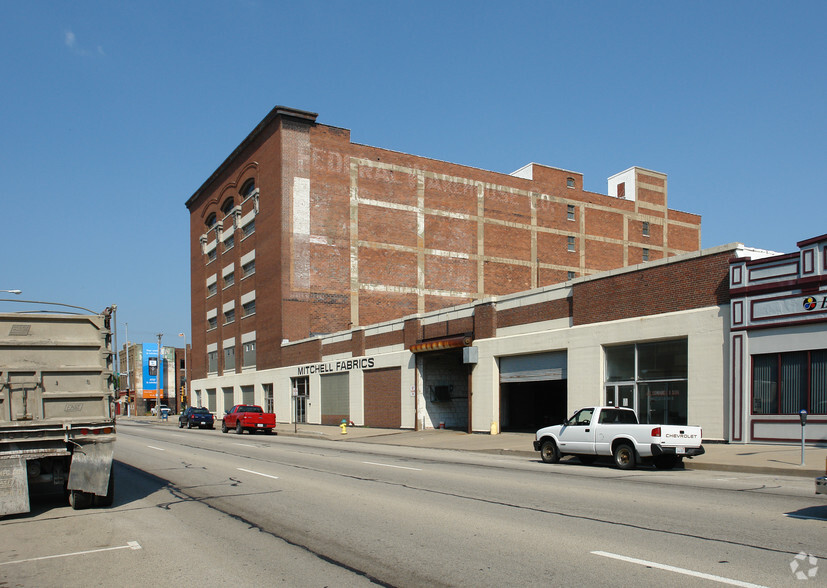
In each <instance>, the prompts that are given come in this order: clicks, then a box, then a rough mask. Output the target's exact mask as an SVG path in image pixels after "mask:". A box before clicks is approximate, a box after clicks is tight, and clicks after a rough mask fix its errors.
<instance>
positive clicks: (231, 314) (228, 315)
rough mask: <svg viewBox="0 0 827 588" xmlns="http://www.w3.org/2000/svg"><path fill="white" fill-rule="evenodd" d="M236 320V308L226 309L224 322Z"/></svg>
mask: <svg viewBox="0 0 827 588" xmlns="http://www.w3.org/2000/svg"><path fill="white" fill-rule="evenodd" d="M232 322H235V308H228V309H227V310H225V311H224V324H225V325H229V324H230V323H232Z"/></svg>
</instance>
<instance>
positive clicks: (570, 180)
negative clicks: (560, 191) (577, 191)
mask: <svg viewBox="0 0 827 588" xmlns="http://www.w3.org/2000/svg"><path fill="white" fill-rule="evenodd" d="M566 188H574V178H566Z"/></svg>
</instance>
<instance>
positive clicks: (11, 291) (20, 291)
mask: <svg viewBox="0 0 827 588" xmlns="http://www.w3.org/2000/svg"><path fill="white" fill-rule="evenodd" d="M0 292H8V293H9V294H17V295H18V296H19V295H20V294H22V293H23V290H0Z"/></svg>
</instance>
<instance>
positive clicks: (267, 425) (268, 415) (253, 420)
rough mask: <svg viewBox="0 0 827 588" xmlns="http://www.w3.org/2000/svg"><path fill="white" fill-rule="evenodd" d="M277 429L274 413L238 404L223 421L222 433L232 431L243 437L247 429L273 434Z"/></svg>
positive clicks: (249, 405)
mask: <svg viewBox="0 0 827 588" xmlns="http://www.w3.org/2000/svg"><path fill="white" fill-rule="evenodd" d="M275 428H276V415H275V414H273V413H272V412H264V411H263V410H262V409H261V407H260V406H256V405H254V404H236V405H235V406H234V407H232V408H231V409H230V411H229V412H228V413H227V414H225V415H224V419H223V420H222V421H221V432H222V433H226V432H228V431H229V430H230V429H235V432H236V433H238V434H239V435H241V434H242V433H244V430H245V429H247V430H248V431H250V432H251V433H252V432H253V431H264V432H265V433H273V430H274V429H275Z"/></svg>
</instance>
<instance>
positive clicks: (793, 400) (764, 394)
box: [752, 349, 827, 414]
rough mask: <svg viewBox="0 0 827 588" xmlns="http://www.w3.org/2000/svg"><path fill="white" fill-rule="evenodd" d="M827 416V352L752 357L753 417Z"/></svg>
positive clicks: (799, 352)
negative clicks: (807, 414) (787, 415)
mask: <svg viewBox="0 0 827 588" xmlns="http://www.w3.org/2000/svg"><path fill="white" fill-rule="evenodd" d="M802 408H803V409H806V410H807V411H808V412H809V413H811V414H827V350H823V349H822V350H819V351H809V352H808V351H795V352H791V353H770V354H766V355H754V356H753V358H752V412H753V414H798V411H799V410H801V409H802Z"/></svg>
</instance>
